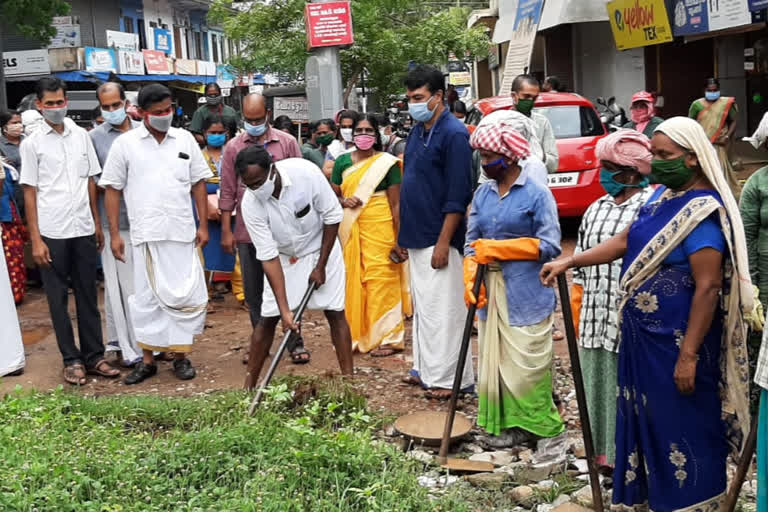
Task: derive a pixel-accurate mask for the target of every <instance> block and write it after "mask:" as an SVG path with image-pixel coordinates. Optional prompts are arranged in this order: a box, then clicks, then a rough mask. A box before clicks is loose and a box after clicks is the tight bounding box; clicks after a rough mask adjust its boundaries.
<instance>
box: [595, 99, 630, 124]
mask: <svg viewBox="0 0 768 512" xmlns="http://www.w3.org/2000/svg"><path fill="white" fill-rule="evenodd" d="M596 103H597V105H598V106H599V107H598V113H599V114H600V121H602V123H603V124H604V125H605V126H606V127H607V128H608V131H609V132H615V131H617V130H619V129H621V127H622V126H624V125H625V124H626V123H627V122H629V118H628V117H627V112H626V110H624V107H622V106H621V105H619V104H618V103H616V98H615V97H614V96H611V97H610V98H608V101H607V102H606V101H605V98H603V97H602V96H600V97H599V98H597V101H596Z"/></svg>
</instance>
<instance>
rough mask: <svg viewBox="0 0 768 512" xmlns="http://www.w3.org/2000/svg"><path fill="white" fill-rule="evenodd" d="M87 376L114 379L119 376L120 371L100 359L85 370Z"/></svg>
mask: <svg viewBox="0 0 768 512" xmlns="http://www.w3.org/2000/svg"><path fill="white" fill-rule="evenodd" d="M87 373H88V375H98V376H99V377H104V378H107V379H114V378H116V377H119V376H120V370H118V369H117V368H115V367H114V366H112V365H111V364H109V361H107V360H106V359H100V360H99V361H97V362H96V364H95V365H93V366H91V367H90V368H88V370H87Z"/></svg>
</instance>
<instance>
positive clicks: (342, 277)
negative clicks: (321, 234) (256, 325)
mask: <svg viewBox="0 0 768 512" xmlns="http://www.w3.org/2000/svg"><path fill="white" fill-rule="evenodd" d="M318 259H320V251H317V252H313V253H310V254H308V255H306V256H304V257H301V258H299V260H298V261H296V262H295V263H293V264H291V262H290V258H289V257H288V256H285V255H283V254H281V255H280V265H282V267H283V275H284V276H285V293H286V295H287V296H288V306H289V307H290V308H291V309H292V310H295V309H296V308H298V307H299V304H301V299H302V298H303V297H304V294H305V293H306V292H307V287H308V286H309V274H311V273H312V270H314V268H315V265H317V260H318ZM346 279H347V277H346V272H345V270H344V258H343V256H342V252H341V245H340V244H339V241H338V240H336V241H335V242H334V244H333V249H331V255H330V256H328V263H327V264H326V266H325V284H324V285H323V286H321V287H320V288H318V289H317V290H315V291H314V293H312V297H310V299H309V302H308V303H307V309H319V310H323V311H344V300H345V293H346V292H345V287H346ZM261 316H263V317H275V316H280V309H279V308H278V307H277V301H276V300H275V294H274V293H273V292H272V287H271V286H270V285H269V281H268V280H267V276H266V274H265V275H264V295H263V300H262V303H261Z"/></svg>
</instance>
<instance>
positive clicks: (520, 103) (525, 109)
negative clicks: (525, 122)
mask: <svg viewBox="0 0 768 512" xmlns="http://www.w3.org/2000/svg"><path fill="white" fill-rule="evenodd" d="M515 108H517V111H518V112H520V113H521V114H523V115H524V116H528V117H531V110H533V100H531V99H519V100H517V106H516V107H515Z"/></svg>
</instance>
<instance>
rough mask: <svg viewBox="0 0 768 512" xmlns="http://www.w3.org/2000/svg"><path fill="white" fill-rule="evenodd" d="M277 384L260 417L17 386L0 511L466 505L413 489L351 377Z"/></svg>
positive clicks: (224, 402) (218, 398) (3, 423)
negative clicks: (376, 434)
mask: <svg viewBox="0 0 768 512" xmlns="http://www.w3.org/2000/svg"><path fill="white" fill-rule="evenodd" d="M280 382H281V383H280V384H278V385H276V386H275V387H273V388H272V389H271V390H270V396H269V397H268V399H267V401H266V402H265V403H263V404H262V407H261V408H260V410H259V411H258V413H257V414H256V415H255V416H254V417H253V418H249V417H248V416H247V414H246V410H247V407H248V403H249V396H247V395H245V394H244V393H240V392H230V393H221V394H214V395H208V396H202V397H195V398H162V397H150V396H116V397H100V398H89V397H84V396H81V395H77V394H73V393H67V392H63V391H61V390H59V391H57V392H53V393H45V394H42V393H26V392H22V391H16V392H15V393H12V394H9V395H7V396H6V397H5V398H3V399H2V400H0V453H2V455H3V463H2V465H0V510H13V511H30V512H31V511H54V510H55V511H57V512H58V511H62V512H63V511H78V512H89V511H94V512H118V511H144V510H173V511H257V510H258V511H281V512H283V511H306V510H322V511H333V510H344V511H355V510H361V511H362V510H365V511H368V510H397V511H410V510H413V511H417V510H419V511H420V510H452V511H453V510H455V511H463V510H468V509H469V508H468V505H467V504H466V503H465V502H464V501H463V500H462V499H461V497H460V496H458V493H448V494H446V495H444V496H442V497H439V498H436V499H431V498H430V497H429V496H428V494H427V490H426V489H423V488H421V487H419V486H418V484H417V482H416V477H417V476H418V475H419V474H421V473H423V472H424V469H423V466H422V465H421V464H420V463H417V462H415V461H412V460H410V459H407V458H406V457H405V456H404V455H403V454H402V453H400V452H398V451H397V450H396V449H395V448H394V447H393V446H391V445H389V444H387V443H383V442H380V441H375V440H373V439H372V435H371V431H372V429H374V428H376V427H377V426H378V424H379V421H380V420H379V419H378V418H377V417H374V416H372V415H370V414H369V413H368V412H367V411H366V410H365V408H364V400H363V399H362V398H361V397H359V396H358V395H356V394H355V393H354V392H352V391H351V390H350V389H349V388H347V387H346V385H345V384H339V383H338V382H337V381H325V382H329V384H327V385H326V384H323V386H325V387H323V386H321V385H319V384H318V382H319V381H316V380H315V381H313V380H309V381H307V380H304V381H302V382H293V381H286V380H282V381H280ZM289 385H290V386H291V387H290V388H289ZM294 386H295V390H296V392H295V393H293V392H291V391H289V389H291V390H293V389H294ZM329 386H330V387H329ZM302 389H303V391H302Z"/></svg>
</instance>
